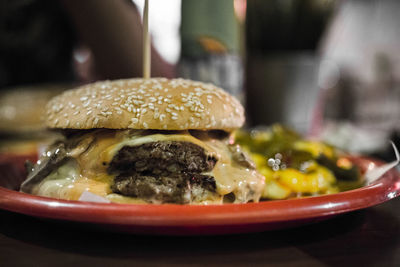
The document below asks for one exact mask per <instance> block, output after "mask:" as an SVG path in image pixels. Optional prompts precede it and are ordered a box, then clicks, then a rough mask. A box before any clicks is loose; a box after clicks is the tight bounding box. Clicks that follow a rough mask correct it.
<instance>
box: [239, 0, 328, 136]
mask: <svg viewBox="0 0 400 267" xmlns="http://www.w3.org/2000/svg"><path fill="white" fill-rule="evenodd" d="M334 8H335V1H330V0H283V1H281V0H274V1H262V0H253V1H248V3H247V15H246V33H247V37H246V46H247V69H246V85H247V86H246V89H247V110H248V115H249V116H248V117H249V119H250V122H251V125H259V124H267V125H269V124H272V123H276V122H278V123H283V124H285V125H288V126H290V127H292V128H294V129H296V130H297V131H299V132H301V133H306V132H307V130H308V129H309V127H310V125H311V118H312V112H313V108H314V106H315V104H316V101H317V93H318V85H317V78H318V66H319V56H318V53H317V47H318V44H319V41H320V39H321V35H322V34H323V32H324V30H325V28H326V25H327V23H328V21H329V18H330V15H331V14H332V12H333V10H334Z"/></svg>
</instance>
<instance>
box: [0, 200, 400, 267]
mask: <svg viewBox="0 0 400 267" xmlns="http://www.w3.org/2000/svg"><path fill="white" fill-rule="evenodd" d="M385 205H386V204H385ZM0 216H1V218H2V220H1V221H0V226H1V227H0V234H2V235H5V236H7V237H8V238H12V239H16V240H19V241H21V242H24V243H27V244H30V245H32V246H35V247H41V248H47V249H51V250H52V251H55V252H56V253H58V254H59V257H63V256H62V255H64V254H65V255H68V254H69V255H70V254H74V255H75V254H78V255H81V256H86V257H91V258H92V257H93V258H96V259H101V261H102V262H103V263H104V264H107V262H109V263H111V262H113V263H115V261H116V260H117V261H118V262H121V263H122V262H129V261H130V260H133V259H134V261H135V263H137V264H140V263H143V264H144V263H146V264H149V263H153V264H157V263H158V264H163V263H169V264H188V263H197V264H200V265H201V264H207V265H209V264H210V263H212V265H218V264H224V263H225V264H226V263H228V262H235V263H237V264H240V263H243V264H252V263H263V262H264V263H281V264H282V263H285V262H287V263H293V262H296V263H297V265H303V266H307V265H310V264H311V265H312V263H314V264H315V263H317V264H328V265H334V264H336V263H343V262H346V263H348V264H350V263H358V264H362V266H367V265H381V264H379V263H388V264H390V263H391V262H392V261H393V259H392V258H390V257H393V254H394V252H393V250H394V249H395V248H396V245H397V246H399V243H400V241H399V239H400V221H399V219H398V218H396V217H395V216H394V215H392V213H388V212H387V211H385V210H380V209H368V210H365V211H357V212H353V213H350V214H346V215H342V216H339V217H336V218H333V219H331V220H328V221H325V222H320V223H317V224H312V225H307V226H303V227H299V228H293V229H287V230H280V231H272V232H263V233H254V234H242V235H228V236H196V237H173V236H169V237H168V236H140V235H125V234H117V233H107V232H101V231H96V230H93V229H91V228H90V227H87V226H86V227H84V228H82V225H77V224H66V223H56V222H49V221H43V220H39V219H35V218H31V217H27V216H24V215H19V214H14V213H9V212H4V211H0ZM22 255H23V252H21V256H22ZM65 258H66V259H68V257H65ZM382 266H389V265H386V264H385V265H382Z"/></svg>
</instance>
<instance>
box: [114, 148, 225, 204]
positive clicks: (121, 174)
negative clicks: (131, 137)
mask: <svg viewBox="0 0 400 267" xmlns="http://www.w3.org/2000/svg"><path fill="white" fill-rule="evenodd" d="M216 162H217V159H216V158H215V157H214V156H212V155H210V154H207V152H206V151H205V150H204V149H203V148H202V147H200V146H197V145H195V144H193V143H190V142H185V141H162V142H161V141H160V142H151V143H146V144H142V145H139V146H126V147H123V148H122V149H121V150H120V151H119V152H118V153H117V154H116V155H115V156H114V158H113V159H112V161H111V162H110V165H109V166H108V172H109V173H110V174H116V178H115V180H114V184H113V185H112V186H111V189H112V191H113V192H114V193H119V194H122V195H125V196H132V197H139V198H141V199H144V200H146V201H148V202H153V203H181V204H185V203H190V202H191V201H193V200H199V199H200V200H201V198H202V197H205V196H207V195H209V194H215V189H216V184H215V179H214V177H212V176H209V175H202V174H201V173H204V172H209V171H211V170H212V169H213V168H214V166H215V163H216Z"/></svg>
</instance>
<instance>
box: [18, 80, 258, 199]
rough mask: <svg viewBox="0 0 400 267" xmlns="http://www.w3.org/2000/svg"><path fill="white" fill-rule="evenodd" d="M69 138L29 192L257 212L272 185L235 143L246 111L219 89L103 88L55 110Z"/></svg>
mask: <svg viewBox="0 0 400 267" xmlns="http://www.w3.org/2000/svg"><path fill="white" fill-rule="evenodd" d="M45 122H46V125H47V126H48V127H49V128H51V129H53V130H57V131H60V132H62V133H63V135H64V137H65V138H63V139H62V140H59V141H57V142H55V143H54V144H53V145H52V146H50V147H49V149H48V151H46V152H45V153H43V155H42V157H41V158H40V159H39V161H38V162H37V164H36V165H34V166H32V167H30V173H29V175H28V178H27V180H26V181H25V182H24V183H23V184H22V186H21V191H23V192H26V193H31V194H36V195H41V196H47V197H54V198H61V199H69V200H78V199H79V198H80V196H81V195H82V193H83V192H85V191H88V192H90V193H92V194H96V195H99V196H101V197H104V198H107V199H108V200H110V201H111V202H120V203H156V204H161V203H176V204H216V203H227V202H229V203H246V202H249V201H253V202H257V201H258V200H259V198H260V195H261V192H262V190H263V187H264V177H263V176H262V175H260V174H259V173H258V172H257V171H256V170H255V168H254V164H253V163H252V162H251V161H250V160H249V159H248V157H247V156H246V155H245V153H243V152H242V151H241V149H240V147H239V146H237V145H235V144H234V143H233V139H232V138H230V137H231V133H232V131H233V130H235V129H236V128H239V127H241V126H242V125H243V123H244V111H243V107H242V106H241V104H240V103H239V102H238V101H237V100H236V99H235V98H234V97H232V96H231V95H229V94H228V93H226V92H225V91H223V90H222V89H220V88H217V87H215V86H214V85H211V84H205V83H201V82H195V81H191V80H184V79H172V80H168V79H164V78H152V79H126V80H117V81H103V82H97V83H94V84H89V85H85V86H82V87H80V88H77V89H74V90H70V91H67V92H65V93H63V94H61V95H59V96H57V97H55V98H53V99H52V100H51V101H50V102H49V103H48V105H47V113H46V116H45Z"/></svg>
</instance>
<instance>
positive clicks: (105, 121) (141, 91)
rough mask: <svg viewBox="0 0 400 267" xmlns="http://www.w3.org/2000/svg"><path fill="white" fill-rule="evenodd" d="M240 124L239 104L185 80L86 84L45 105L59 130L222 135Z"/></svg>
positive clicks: (212, 88)
mask: <svg viewBox="0 0 400 267" xmlns="http://www.w3.org/2000/svg"><path fill="white" fill-rule="evenodd" d="M243 123H244V110H243V107H242V105H241V104H240V103H239V101H238V100H237V99H235V98H234V97H233V96H231V95H229V94H228V93H226V92H225V91H223V90H222V89H221V88H218V87H216V86H214V85H212V84H206V83H202V82H196V81H191V80H184V79H172V80H169V79H165V78H152V79H125V80H116V81H101V82H96V83H93V84H88V85H85V86H82V87H79V88H76V89H73V90H69V91H66V92H64V93H63V94H61V95H59V96H56V97H55V98H53V99H52V100H51V101H50V102H49V103H48V104H47V112H46V116H45V124H46V125H47V127H50V128H58V129H92V128H109V129H158V130H184V129H196V130H217V129H219V130H226V131H230V130H233V129H236V128H239V127H241V126H242V125H243Z"/></svg>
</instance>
